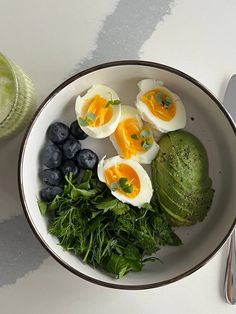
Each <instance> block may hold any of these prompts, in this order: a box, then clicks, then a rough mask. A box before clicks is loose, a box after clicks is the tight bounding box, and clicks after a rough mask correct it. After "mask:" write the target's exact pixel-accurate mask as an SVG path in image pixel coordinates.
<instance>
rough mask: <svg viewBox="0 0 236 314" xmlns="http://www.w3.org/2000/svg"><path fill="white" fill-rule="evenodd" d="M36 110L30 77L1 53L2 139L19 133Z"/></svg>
mask: <svg viewBox="0 0 236 314" xmlns="http://www.w3.org/2000/svg"><path fill="white" fill-rule="evenodd" d="M35 108H36V96H35V89H34V87H33V84H32V82H31V80H30V79H29V77H28V76H27V75H26V74H25V73H24V72H23V71H22V70H21V68H19V67H18V66H17V65H16V64H15V63H13V62H12V61H11V60H9V59H7V58H6V57H5V56H4V55H3V54H2V53H0V139H2V138H6V137H9V136H11V135H13V134H16V133H17V132H19V131H20V130H21V129H22V128H23V127H24V126H26V125H27V122H29V120H30V118H31V117H32V115H33V113H34V111H35Z"/></svg>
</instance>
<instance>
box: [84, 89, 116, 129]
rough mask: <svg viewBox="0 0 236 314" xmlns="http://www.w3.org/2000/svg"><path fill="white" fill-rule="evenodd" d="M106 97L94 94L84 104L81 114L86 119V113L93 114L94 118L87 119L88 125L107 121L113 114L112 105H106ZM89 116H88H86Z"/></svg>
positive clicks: (102, 123)
mask: <svg viewBox="0 0 236 314" xmlns="http://www.w3.org/2000/svg"><path fill="white" fill-rule="evenodd" d="M106 105H107V99H105V98H103V97H101V96H100V95H96V96H94V97H93V98H92V99H90V100H89V101H88V103H87V104H86V105H85V106H84V110H83V116H84V118H85V119H86V114H93V115H94V119H93V120H91V119H89V118H88V119H87V122H88V124H89V126H91V127H98V126H101V125H104V124H106V123H108V122H109V121H110V120H111V118H112V114H113V109H112V106H106ZM88 117H89V116H88Z"/></svg>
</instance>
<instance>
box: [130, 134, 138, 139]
mask: <svg viewBox="0 0 236 314" xmlns="http://www.w3.org/2000/svg"><path fill="white" fill-rule="evenodd" d="M130 137H131V138H132V139H133V140H138V135H137V134H131V135H130Z"/></svg>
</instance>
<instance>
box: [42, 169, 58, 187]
mask: <svg viewBox="0 0 236 314" xmlns="http://www.w3.org/2000/svg"><path fill="white" fill-rule="evenodd" d="M39 177H40V179H41V180H42V181H43V182H44V183H46V184H48V185H60V184H61V182H62V179H63V177H62V173H61V171H60V170H58V169H44V170H42V171H41V172H40V173H39Z"/></svg>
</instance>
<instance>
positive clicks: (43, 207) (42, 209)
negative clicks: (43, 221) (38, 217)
mask: <svg viewBox="0 0 236 314" xmlns="http://www.w3.org/2000/svg"><path fill="white" fill-rule="evenodd" d="M37 203H38V207H39V210H40V213H41V214H42V215H45V214H46V211H47V207H48V203H47V202H44V201H41V200H38V201H37Z"/></svg>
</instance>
